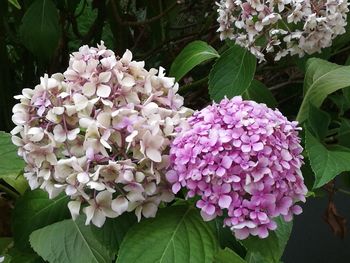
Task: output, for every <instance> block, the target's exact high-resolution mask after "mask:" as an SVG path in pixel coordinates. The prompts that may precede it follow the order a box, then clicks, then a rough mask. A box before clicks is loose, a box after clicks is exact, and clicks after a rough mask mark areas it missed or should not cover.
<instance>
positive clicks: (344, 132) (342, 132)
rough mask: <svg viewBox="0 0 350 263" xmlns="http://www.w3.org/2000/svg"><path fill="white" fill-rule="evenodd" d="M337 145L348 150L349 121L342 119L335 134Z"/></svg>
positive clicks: (349, 141)
mask: <svg viewBox="0 0 350 263" xmlns="http://www.w3.org/2000/svg"><path fill="white" fill-rule="evenodd" d="M337 139H338V143H339V144H340V145H342V146H345V147H348V148H350V120H349V119H345V118H343V119H342V120H341V124H340V127H339V132H338V134H337Z"/></svg>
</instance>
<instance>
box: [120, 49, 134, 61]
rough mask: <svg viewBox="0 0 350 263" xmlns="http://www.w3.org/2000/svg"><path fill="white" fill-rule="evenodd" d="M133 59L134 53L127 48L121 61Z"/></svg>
mask: <svg viewBox="0 0 350 263" xmlns="http://www.w3.org/2000/svg"><path fill="white" fill-rule="evenodd" d="M131 60H132V53H131V51H130V50H129V49H127V50H126V51H125V53H124V55H123V57H122V58H121V59H120V62H122V63H130V62H131Z"/></svg>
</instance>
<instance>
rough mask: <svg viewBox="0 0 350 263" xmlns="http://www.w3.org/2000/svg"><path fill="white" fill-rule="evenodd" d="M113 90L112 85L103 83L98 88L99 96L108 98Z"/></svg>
mask: <svg viewBox="0 0 350 263" xmlns="http://www.w3.org/2000/svg"><path fill="white" fill-rule="evenodd" d="M111 91H112V90H111V87H109V86H107V85H103V84H101V85H99V86H98V88H97V96H99V97H101V98H107V97H108V96H109V94H111Z"/></svg>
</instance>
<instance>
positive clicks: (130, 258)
mask: <svg viewBox="0 0 350 263" xmlns="http://www.w3.org/2000/svg"><path fill="white" fill-rule="evenodd" d="M217 249H218V244H217V240H216V238H215V236H214V234H213V232H212V228H211V227H210V226H209V225H208V224H206V223H205V222H204V221H203V219H202V218H201V216H200V215H199V213H198V211H197V210H196V209H194V208H192V207H187V206H173V207H169V208H165V209H162V210H161V211H159V213H158V214H157V217H156V218H154V219H147V220H144V221H141V223H139V224H136V225H134V226H133V227H132V228H131V229H130V230H129V232H128V233H127V234H126V236H125V238H124V241H123V242H122V244H121V246H120V250H119V255H118V259H117V262H118V263H124V262H128V263H136V262H142V263H154V262H158V263H165V262H167V263H172V262H173V263H187V262H191V263H197V262H198V263H206V262H208V263H209V262H210V263H211V262H213V258H214V255H215V252H216V250H217Z"/></svg>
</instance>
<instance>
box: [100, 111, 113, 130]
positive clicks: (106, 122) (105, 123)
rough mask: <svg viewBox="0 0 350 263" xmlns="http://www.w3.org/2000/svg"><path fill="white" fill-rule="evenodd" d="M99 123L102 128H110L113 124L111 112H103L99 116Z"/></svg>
mask: <svg viewBox="0 0 350 263" xmlns="http://www.w3.org/2000/svg"><path fill="white" fill-rule="evenodd" d="M97 122H98V123H99V124H100V125H101V126H102V127H105V128H107V127H109V126H110V124H111V114H110V113H109V112H101V113H100V114H99V115H98V116H97Z"/></svg>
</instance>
